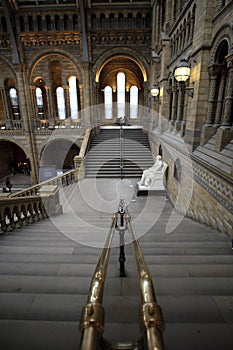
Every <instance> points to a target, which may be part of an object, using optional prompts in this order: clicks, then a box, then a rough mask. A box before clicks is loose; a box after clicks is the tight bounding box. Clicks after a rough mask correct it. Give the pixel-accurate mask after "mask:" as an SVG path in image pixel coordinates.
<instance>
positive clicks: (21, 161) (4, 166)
mask: <svg viewBox="0 0 233 350" xmlns="http://www.w3.org/2000/svg"><path fill="white" fill-rule="evenodd" d="M30 171H31V166H30V160H29V158H28V156H27V155H26V153H25V152H24V150H23V149H22V148H21V147H20V146H18V145H17V144H16V143H13V142H11V141H7V140H1V141H0V179H1V182H2V183H4V182H5V178H6V177H7V176H8V175H10V176H11V182H12V183H13V184H17V185H19V184H28V185H29V184H30V182H31V181H30V176H29V175H30Z"/></svg>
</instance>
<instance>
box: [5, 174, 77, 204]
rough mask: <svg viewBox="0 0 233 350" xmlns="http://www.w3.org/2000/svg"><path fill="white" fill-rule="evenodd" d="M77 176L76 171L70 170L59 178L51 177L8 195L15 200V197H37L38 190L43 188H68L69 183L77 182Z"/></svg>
mask: <svg viewBox="0 0 233 350" xmlns="http://www.w3.org/2000/svg"><path fill="white" fill-rule="evenodd" d="M77 178H78V175H77V170H75V169H74V170H70V171H67V172H66V173H64V174H61V175H59V176H56V177H53V178H51V179H49V180H46V181H43V182H40V183H39V184H36V185H33V186H30V187H28V188H26V189H24V190H22V191H19V192H16V193H13V194H11V195H10V198H15V197H29V196H39V195H40V190H41V188H42V187H43V186H48V185H52V186H58V187H61V186H68V185H70V184H71V183H73V182H75V181H77Z"/></svg>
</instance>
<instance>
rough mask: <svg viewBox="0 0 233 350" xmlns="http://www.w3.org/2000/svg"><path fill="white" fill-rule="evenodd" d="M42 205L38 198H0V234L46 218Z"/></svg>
mask: <svg viewBox="0 0 233 350" xmlns="http://www.w3.org/2000/svg"><path fill="white" fill-rule="evenodd" d="M48 200H50V199H48ZM44 204H45V202H43V200H42V198H41V197H39V196H31V197H24V198H20V199H19V198H4V197H0V234H2V233H4V232H7V231H12V230H14V229H15V228H19V227H22V226H23V225H28V224H29V223H33V222H35V221H38V220H42V219H44V218H46V217H47V216H48V214H47V212H46V209H45V205H44Z"/></svg>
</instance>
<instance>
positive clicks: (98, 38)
mask: <svg viewBox="0 0 233 350" xmlns="http://www.w3.org/2000/svg"><path fill="white" fill-rule="evenodd" d="M91 38H92V43H93V45H109V44H110V45H150V44H151V33H149V32H144V31H140V32H139V31H125V32H123V31H111V32H109V31H106V32H103V31H101V32H99V33H95V34H93V35H92V36H91Z"/></svg>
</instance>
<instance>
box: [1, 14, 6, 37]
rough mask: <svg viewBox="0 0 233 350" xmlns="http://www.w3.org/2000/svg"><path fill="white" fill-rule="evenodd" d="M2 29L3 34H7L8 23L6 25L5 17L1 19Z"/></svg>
mask: <svg viewBox="0 0 233 350" xmlns="http://www.w3.org/2000/svg"><path fill="white" fill-rule="evenodd" d="M1 27H2V32H3V33H6V32H7V23H6V18H5V17H1Z"/></svg>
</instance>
